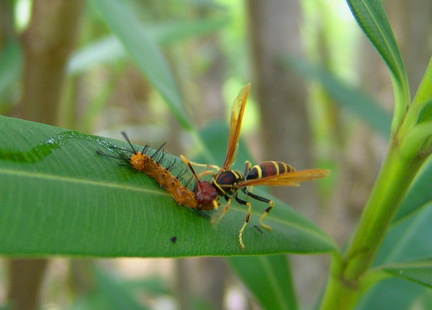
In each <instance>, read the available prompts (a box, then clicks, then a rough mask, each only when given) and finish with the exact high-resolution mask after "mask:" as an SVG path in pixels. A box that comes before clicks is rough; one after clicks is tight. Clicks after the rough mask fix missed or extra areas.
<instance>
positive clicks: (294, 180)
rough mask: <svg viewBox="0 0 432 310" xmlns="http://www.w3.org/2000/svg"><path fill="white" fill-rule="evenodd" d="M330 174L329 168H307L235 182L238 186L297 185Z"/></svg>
mask: <svg viewBox="0 0 432 310" xmlns="http://www.w3.org/2000/svg"><path fill="white" fill-rule="evenodd" d="M329 175H330V171H329V170H324V169H309V170H300V171H293V172H287V173H283V174H279V175H272V176H268V177H265V178H258V179H252V180H245V181H243V182H239V183H238V184H237V187H238V188H242V187H246V186H255V185H267V186H299V185H300V184H299V183H300V182H304V181H312V180H317V179H322V178H325V177H327V176H329Z"/></svg>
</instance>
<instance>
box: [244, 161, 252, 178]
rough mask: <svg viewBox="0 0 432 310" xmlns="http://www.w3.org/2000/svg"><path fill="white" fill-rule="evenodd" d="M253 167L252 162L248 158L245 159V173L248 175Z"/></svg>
mask: <svg viewBox="0 0 432 310" xmlns="http://www.w3.org/2000/svg"><path fill="white" fill-rule="evenodd" d="M251 169H252V163H251V162H250V161H249V160H246V161H245V167H244V170H243V175H244V176H247V175H248V173H249V171H250V170H251Z"/></svg>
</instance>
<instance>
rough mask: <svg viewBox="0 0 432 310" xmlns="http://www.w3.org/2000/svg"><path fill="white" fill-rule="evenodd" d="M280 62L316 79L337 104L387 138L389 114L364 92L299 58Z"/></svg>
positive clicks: (284, 58)
mask: <svg viewBox="0 0 432 310" xmlns="http://www.w3.org/2000/svg"><path fill="white" fill-rule="evenodd" d="M282 62H283V63H284V64H285V65H286V66H288V67H289V68H292V69H294V70H296V71H297V72H298V73H299V74H301V75H303V76H305V77H307V78H310V79H313V80H316V81H318V82H319V83H320V84H321V85H322V87H323V88H324V89H325V90H326V91H327V92H328V93H329V95H330V96H331V97H332V98H333V99H334V100H335V101H336V103H337V104H338V105H339V106H341V107H343V108H346V109H348V110H349V111H350V112H352V113H353V114H355V115H357V116H358V117H360V118H361V119H362V120H363V121H365V122H366V123H367V124H368V125H369V126H370V127H371V128H373V129H374V130H375V131H376V132H378V133H379V134H381V135H382V136H383V137H384V138H386V139H388V138H389V136H390V125H391V115H390V114H389V113H388V112H387V111H386V110H384V109H383V108H382V107H381V106H380V105H379V104H378V103H377V102H375V101H374V100H373V99H372V98H370V97H369V96H368V95H367V94H366V93H364V92H363V91H361V90H359V89H356V88H355V87H353V86H351V85H348V84H347V83H345V82H343V81H341V80H339V79H338V78H337V77H336V76H335V75H334V74H331V73H330V72H328V71H326V70H324V69H322V68H319V67H318V66H312V65H310V64H308V63H306V62H304V61H301V60H300V59H293V58H290V57H287V56H285V57H283V59H282Z"/></svg>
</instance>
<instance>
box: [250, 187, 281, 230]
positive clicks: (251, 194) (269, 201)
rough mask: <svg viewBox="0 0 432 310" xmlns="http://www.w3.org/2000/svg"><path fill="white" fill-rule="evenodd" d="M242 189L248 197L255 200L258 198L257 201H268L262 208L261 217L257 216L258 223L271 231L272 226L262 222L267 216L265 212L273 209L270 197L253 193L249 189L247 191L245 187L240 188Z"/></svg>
mask: <svg viewBox="0 0 432 310" xmlns="http://www.w3.org/2000/svg"><path fill="white" fill-rule="evenodd" d="M242 190H243V192H244V193H245V194H246V195H248V196H249V197H251V198H253V199H255V200H258V201H262V202H265V203H268V205H269V206H268V207H267V208H266V209H265V210H264V214H263V215H261V217H260V218H259V222H260V225H261V226H262V227H264V228H265V229H267V230H270V231H271V230H272V228H271V227H270V226H269V225H266V224H264V222H263V221H264V218H265V217H266V216H267V214H269V213H270V211H271V210H272V209H273V206H274V202H273V200H270V199H267V198H264V197H261V196H258V195H255V194H253V193H251V192H250V191H248V190H247V189H246V188H242Z"/></svg>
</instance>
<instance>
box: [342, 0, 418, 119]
mask: <svg viewBox="0 0 432 310" xmlns="http://www.w3.org/2000/svg"><path fill="white" fill-rule="evenodd" d="M347 2H348V5H349V7H350V9H351V12H352V13H353V15H354V18H355V19H356V20H357V22H358V24H359V26H360V28H361V29H362V30H363V32H364V33H365V34H366V36H367V37H368V38H369V40H370V41H371V43H372V45H373V46H374V47H375V49H376V50H377V51H378V53H379V54H380V55H381V57H382V58H383V60H384V62H385V63H386V65H387V67H388V68H389V70H390V72H391V74H392V78H393V81H394V82H395V84H396V85H394V86H395V102H396V105H395V114H394V119H393V124H394V126H399V125H400V123H401V122H402V120H403V115H404V114H405V112H406V109H407V107H408V104H409V102H410V100H411V98H410V91H409V85H408V77H407V74H406V70H405V66H404V63H403V61H402V57H401V55H400V53H399V49H398V47H397V44H396V40H395V38H394V36H393V32H392V29H391V27H390V24H389V23H388V20H387V17H386V14H385V12H384V8H383V6H382V3H381V1H379V0H361V1H359V0H348V1H347Z"/></svg>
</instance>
